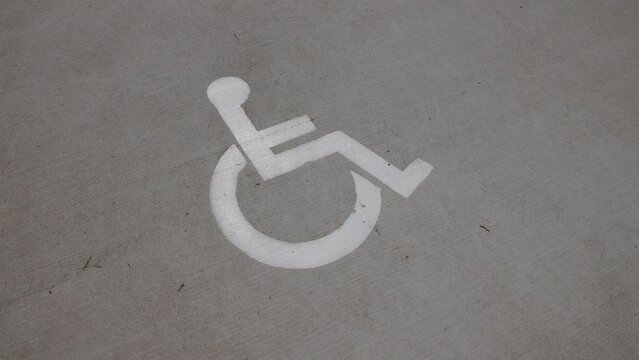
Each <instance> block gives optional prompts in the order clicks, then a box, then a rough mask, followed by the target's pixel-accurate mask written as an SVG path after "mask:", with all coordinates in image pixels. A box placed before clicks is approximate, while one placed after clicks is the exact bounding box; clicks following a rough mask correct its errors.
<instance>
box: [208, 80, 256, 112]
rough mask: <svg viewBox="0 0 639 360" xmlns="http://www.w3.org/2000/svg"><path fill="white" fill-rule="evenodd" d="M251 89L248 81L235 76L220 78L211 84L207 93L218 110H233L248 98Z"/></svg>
mask: <svg viewBox="0 0 639 360" xmlns="http://www.w3.org/2000/svg"><path fill="white" fill-rule="evenodd" d="M250 93H251V89H250V88H249V85H248V84H247V83H246V81H244V80H242V79H240V78H237V77H233V76H228V77H223V78H219V79H217V80H215V81H213V82H212V83H211V85H209V88H208V89H207V90H206V94H207V95H208V97H209V100H210V101H211V103H212V104H213V105H215V107H216V108H217V110H218V111H224V110H232V109H235V108H237V107H238V106H242V104H244V103H245V102H246V100H248V97H249V94H250Z"/></svg>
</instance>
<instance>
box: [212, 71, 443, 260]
mask: <svg viewBox="0 0 639 360" xmlns="http://www.w3.org/2000/svg"><path fill="white" fill-rule="evenodd" d="M249 93H250V89H249V86H248V84H247V83H246V82H245V81H244V80H242V79H240V78H236V77H224V78H220V79H217V80H215V81H213V82H212V83H211V85H209V87H208V90H207V95H208V97H209V100H210V101H211V103H213V105H214V106H215V108H216V109H217V110H218V112H219V113H220V116H221V117H222V119H223V120H224V122H225V123H226V125H227V126H228V127H229V129H231V132H232V133H233V136H234V137H235V139H236V140H237V142H238V144H239V145H240V147H241V148H242V150H244V153H245V154H246V156H247V157H248V158H249V160H250V161H251V163H252V164H253V166H255V169H256V170H257V172H258V173H259V175H260V176H261V177H262V178H263V179H264V180H269V179H272V178H274V177H276V176H278V175H282V174H285V173H287V172H290V171H293V170H295V169H297V168H299V167H300V166H302V165H304V164H305V163H307V162H310V161H314V160H319V159H321V158H324V157H326V156H328V155H331V154H334V153H339V154H341V155H343V156H344V157H346V158H347V159H348V160H350V161H352V162H354V163H355V164H356V165H357V166H359V167H360V168H361V169H363V170H364V171H366V172H368V173H369V174H370V175H372V176H373V177H375V178H377V179H378V180H379V181H381V182H382V183H384V184H385V185H387V186H388V187H389V188H391V189H392V190H394V191H395V192H397V193H398V194H400V195H402V196H403V197H406V198H407V197H408V196H410V194H412V192H413V191H414V190H415V189H416V188H417V186H419V184H420V183H421V182H422V181H424V179H425V178H426V177H427V176H428V174H429V173H430V171H431V170H432V169H433V167H432V166H431V165H430V164H428V163H427V162H425V161H423V160H421V159H416V160H415V161H413V162H412V163H411V164H410V165H409V166H408V167H406V169H404V170H403V171H402V170H399V169H398V168H396V167H395V166H393V165H391V164H390V163H389V162H388V161H386V160H384V159H382V158H381V157H380V156H378V155H377V154H375V153H374V152H372V151H371V150H369V149H368V148H367V147H365V146H363V145H362V144H360V143H359V142H357V141H356V140H355V139H353V138H351V137H350V136H348V135H346V134H345V133H343V132H341V131H335V132H332V133H330V134H327V135H324V136H322V137H320V138H319V139H316V140H313V141H310V142H308V143H306V144H303V145H300V146H297V147H294V148H292V149H289V150H286V151H282V152H280V153H277V154H275V153H273V151H272V150H271V148H273V147H274V146H277V145H279V144H283V143H285V142H287V141H289V140H292V139H294V138H296V137H299V136H302V135H305V134H308V133H310V132H312V131H314V130H315V125H313V122H311V119H310V118H309V117H308V116H306V115H304V116H300V117H297V118H295V119H292V120H288V121H285V122H283V123H280V124H278V125H275V126H272V127H269V128H266V129H263V130H257V129H255V127H254V126H253V123H252V122H251V120H250V119H249V118H248V117H247V116H246V113H245V112H244V109H243V108H242V104H244V102H246V100H247V99H248V97H249ZM245 166H246V159H245V158H244V156H243V155H242V153H241V152H240V150H239V149H238V147H237V146H236V145H231V146H230V147H229V148H228V150H226V152H225V153H224V154H223V155H222V157H221V158H220V161H219V162H218V163H217V165H216V167H215V170H214V171H213V177H212V180H211V192H210V197H211V208H212V210H213V215H214V216H215V219H216V220H217V222H218V225H219V227H220V229H221V230H222V232H223V233H224V236H226V238H227V239H228V240H229V241H230V242H231V243H232V244H233V245H235V246H236V247H238V248H239V249H240V250H242V251H243V252H244V253H246V254H247V255H248V256H250V257H251V258H253V259H255V260H257V261H260V262H262V263H264V264H268V265H271V266H276V267H282V268H289V269H309V268H314V267H318V266H322V265H325V264H328V263H331V262H333V261H336V260H338V259H340V258H342V257H344V256H345V255H347V254H349V253H350V252H352V251H353V250H355V249H356V248H357V247H358V246H359V245H360V244H362V243H363V242H364V240H366V238H367V237H368V235H369V234H370V232H371V231H372V230H373V228H374V227H375V223H376V222H377V218H378V216H379V213H380V210H381V205H382V199H381V195H380V188H379V187H377V186H375V185H374V184H372V183H371V182H370V181H368V180H366V179H365V178H364V177H362V176H360V175H358V174H357V173H355V172H354V171H351V175H352V177H353V181H354V183H355V193H356V197H357V200H356V202H355V209H354V210H353V212H352V213H351V214H350V215H349V216H348V218H347V219H346V221H344V223H343V224H342V226H341V227H340V228H338V229H337V230H335V231H333V232H332V233H330V234H328V235H326V236H324V237H322V238H319V239H315V240H310V241H305V242H299V243H290V242H286V241H281V240H277V239H274V238H271V237H269V236H267V235H265V234H263V233H261V232H260V231H258V230H256V229H255V228H254V227H253V226H252V225H251V224H250V223H249V222H248V221H247V220H246V218H245V217H244V215H243V214H242V211H241V210H240V207H239V205H238V202H237V195H236V190H237V181H238V177H239V174H240V171H242V169H244V167H245Z"/></svg>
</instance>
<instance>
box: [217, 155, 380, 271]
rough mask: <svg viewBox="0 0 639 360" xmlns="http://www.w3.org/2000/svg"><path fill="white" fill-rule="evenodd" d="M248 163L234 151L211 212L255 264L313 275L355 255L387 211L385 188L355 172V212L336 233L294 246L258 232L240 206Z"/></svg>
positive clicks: (223, 166)
mask: <svg viewBox="0 0 639 360" xmlns="http://www.w3.org/2000/svg"><path fill="white" fill-rule="evenodd" d="M244 166H246V160H245V159H244V156H242V153H241V152H240V150H239V149H238V148H237V147H236V146H235V145H232V146H231V147H230V148H229V149H228V150H227V151H226V152H225V153H224V155H222V158H221V159H220V161H219V162H218V164H217V166H216V167H215V171H214V172H213V180H212V181H211V192H210V196H211V206H212V208H213V214H214V215H215V218H216V219H217V222H218V225H219V226H220V229H222V232H223V233H224V236H226V238H227V239H228V240H229V241H230V242H231V243H232V244H233V245H235V246H237V247H238V248H239V249H240V250H242V251H243V252H244V253H246V254H247V255H248V256H250V257H252V258H253V259H255V260H257V261H259V262H262V263H264V264H267V265H271V266H277V267H282V268H287V269H309V268H314V267H317V266H322V265H325V264H328V263H331V262H333V261H336V260H338V259H340V258H342V257H344V256H345V255H347V254H348V253H350V252H352V251H353V250H355V249H356V248H357V247H358V246H359V245H361V244H362V243H363V242H364V240H366V238H367V237H368V235H369V234H370V232H371V230H372V229H373V228H374V226H375V223H376V222H377V217H378V216H379V212H380V210H381V207H382V198H381V194H380V188H379V187H377V186H375V185H373V184H372V183H371V182H370V181H368V180H366V179H365V178H363V177H361V176H360V175H358V174H356V173H354V172H351V174H352V176H353V181H354V182H355V192H356V194H357V200H356V201H355V210H354V211H353V212H352V213H351V215H350V216H349V217H348V218H347V219H346V221H345V222H344V224H343V225H342V226H341V227H340V228H339V229H337V230H335V231H333V232H332V233H330V234H328V235H326V236H324V237H322V238H319V239H316V240H312V241H306V242H301V243H289V242H286V241H281V240H276V239H273V238H271V237H269V236H267V235H265V234H263V233H261V232H260V231H258V230H256V229H255V228H254V227H253V226H252V225H251V224H250V223H249V222H248V221H247V220H246V218H245V217H244V215H243V214H242V211H241V210H240V207H239V205H238V202H237V195H236V190H237V180H238V177H239V174H240V171H242V169H243V168H244Z"/></svg>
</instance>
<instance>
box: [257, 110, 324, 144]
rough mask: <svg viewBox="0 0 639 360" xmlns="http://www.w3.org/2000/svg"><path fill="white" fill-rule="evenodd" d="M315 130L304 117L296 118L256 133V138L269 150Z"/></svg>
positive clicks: (310, 122) (308, 119) (309, 120)
mask: <svg viewBox="0 0 639 360" xmlns="http://www.w3.org/2000/svg"><path fill="white" fill-rule="evenodd" d="M314 130H315V125H313V122H312V121H311V119H310V118H309V117H308V116H306V115H303V116H300V117H296V118H294V119H291V120H287V121H284V122H283V123H280V124H277V125H274V126H271V127H268V128H266V129H263V130H260V131H259V132H258V138H260V140H261V141H262V142H263V144H265V145H267V146H268V147H269V148H272V147H274V146H277V145H280V144H283V143H285V142H287V141H289V140H293V139H295V138H297V137H300V136H303V135H306V134H308V133H310V132H312V131H314Z"/></svg>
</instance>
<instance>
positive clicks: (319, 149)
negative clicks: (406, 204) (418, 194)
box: [268, 131, 433, 197]
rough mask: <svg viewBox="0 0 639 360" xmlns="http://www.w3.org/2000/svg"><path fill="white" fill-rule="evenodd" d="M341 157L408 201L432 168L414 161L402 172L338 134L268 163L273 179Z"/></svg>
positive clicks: (285, 152)
mask: <svg viewBox="0 0 639 360" xmlns="http://www.w3.org/2000/svg"><path fill="white" fill-rule="evenodd" d="M336 152H338V153H340V154H342V155H344V157H346V158H347V159H348V160H350V161H352V162H354V163H355V164H356V165H357V166H359V167H361V168H362V169H364V170H365V171H366V172H368V173H369V174H371V175H372V176H374V177H375V178H377V179H378V180H379V181H381V182H383V183H384V184H386V185H387V186H388V187H390V188H391V189H392V190H393V191H395V192H397V193H398V194H400V195H402V196H404V197H408V196H410V194H411V193H412V192H413V191H414V190H415V189H416V188H417V186H419V184H420V183H421V182H422V181H424V179H425V178H426V177H427V176H428V174H429V173H430V171H431V170H432V169H433V167H432V166H431V165H430V164H428V163H427V162H425V161H423V160H421V159H416V160H415V161H413V162H412V163H411V164H410V165H408V166H407V167H406V169H404V170H403V171H402V170H400V169H398V168H396V167H395V166H393V165H392V164H391V163H389V162H388V161H386V160H384V159H383V158H381V157H380V156H379V155H377V154H375V153H374V152H372V151H371V150H369V149H368V148H367V147H365V146H364V145H362V144H360V143H359V142H357V140H355V139H353V138H351V137H350V136H348V135H346V134H345V133H343V132H341V131H335V132H332V133H330V134H328V135H325V136H323V137H321V138H319V139H317V140H314V141H311V142H309V143H306V144H303V145H300V146H297V147H295V148H293V149H289V150H286V151H283V152H281V153H279V154H275V155H274V157H273V158H271V159H268V162H269V163H270V164H269V165H270V167H271V168H272V169H273V170H274V171H273V172H272V173H271V175H273V176H270V177H275V176H277V175H279V174H283V173H286V172H289V171H292V170H294V169H297V168H298V167H300V166H302V165H304V164H305V163H307V162H309V161H314V160H319V159H321V158H324V157H326V156H328V155H331V154H334V153H336Z"/></svg>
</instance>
